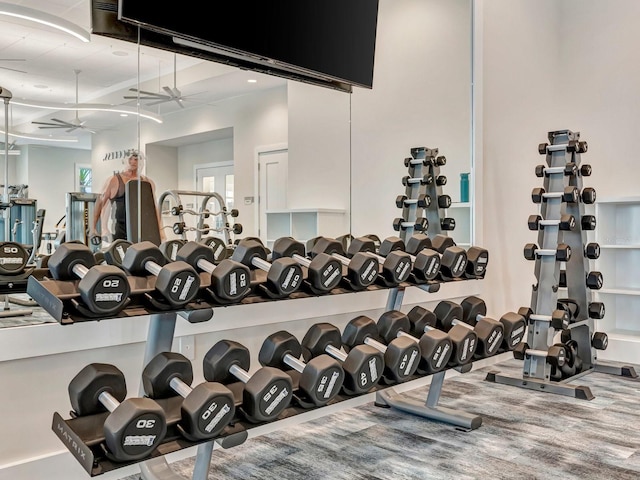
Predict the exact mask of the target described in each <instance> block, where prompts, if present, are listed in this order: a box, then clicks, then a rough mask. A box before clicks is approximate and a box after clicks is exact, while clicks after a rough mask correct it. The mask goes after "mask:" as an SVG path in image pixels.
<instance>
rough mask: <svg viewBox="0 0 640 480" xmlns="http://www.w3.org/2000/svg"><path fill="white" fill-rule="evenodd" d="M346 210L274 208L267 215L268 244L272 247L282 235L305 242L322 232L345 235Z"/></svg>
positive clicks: (330, 234)
mask: <svg viewBox="0 0 640 480" xmlns="http://www.w3.org/2000/svg"><path fill="white" fill-rule="evenodd" d="M345 213H346V212H345V211H344V210H339V209H329V208H309V209H293V210H272V211H269V212H267V213H266V215H267V235H266V237H267V238H266V245H267V247H269V248H271V246H272V245H273V242H274V241H275V240H276V239H278V238H280V237H293V238H295V239H296V240H299V241H301V242H303V243H305V242H306V241H307V240H309V239H310V238H313V237H317V236H318V235H320V232H322V234H323V235H325V236H328V237H337V236H340V235H344V234H345V233H346V232H347V230H348V227H347V225H346V220H345Z"/></svg>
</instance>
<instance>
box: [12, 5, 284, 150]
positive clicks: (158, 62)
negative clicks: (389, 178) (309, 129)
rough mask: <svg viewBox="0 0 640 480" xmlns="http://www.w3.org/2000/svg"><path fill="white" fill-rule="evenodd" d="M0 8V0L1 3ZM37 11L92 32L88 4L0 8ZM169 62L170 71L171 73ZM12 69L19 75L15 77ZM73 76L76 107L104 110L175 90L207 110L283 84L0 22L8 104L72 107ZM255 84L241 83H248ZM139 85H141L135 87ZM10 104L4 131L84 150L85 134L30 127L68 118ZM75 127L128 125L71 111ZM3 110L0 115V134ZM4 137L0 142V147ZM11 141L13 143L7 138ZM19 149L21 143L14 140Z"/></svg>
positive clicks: (163, 111)
mask: <svg viewBox="0 0 640 480" xmlns="http://www.w3.org/2000/svg"><path fill="white" fill-rule="evenodd" d="M0 1H1V0H0ZM2 3H11V4H17V5H21V6H23V7H27V8H31V9H35V10H40V11H43V12H46V13H49V14H52V15H56V16H58V17H61V18H64V19H66V20H68V21H71V22H73V23H75V24H76V25H78V26H79V27H81V28H83V29H85V30H87V31H89V32H90V31H91V11H90V9H91V7H90V0H20V1H10V0H9V1H2ZM174 62H175V65H176V67H175V69H174ZM16 70H19V71H16ZM74 70H80V73H79V74H78V101H79V102H80V103H106V104H113V105H128V106H130V107H134V108H135V107H136V105H137V100H125V99H124V98H123V97H124V96H125V95H135V92H131V91H130V90H129V89H130V88H139V89H141V90H146V91H151V92H158V93H165V91H164V90H163V89H162V87H163V86H168V87H174V86H177V88H178V89H179V90H180V91H181V93H182V95H183V96H184V97H185V98H186V100H185V102H184V103H183V105H184V107H185V108H189V107H193V106H196V105H201V104H204V103H206V104H211V103H214V102H216V101H220V100H221V99H224V98H229V97H234V96H238V95H243V94H247V93H251V92H254V91H255V90H257V89H267V88H273V87H276V86H280V85H283V84H284V83H285V80H284V79H281V78H279V77H274V76H267V75H262V74H258V73H255V72H248V71H242V70H239V69H236V68H232V67H229V66H226V65H222V64H218V63H214V62H209V61H202V60H200V59H196V58H193V57H187V56H184V55H175V56H174V54H173V53H171V52H167V51H164V50H160V49H153V48H149V47H144V46H140V47H139V46H138V45H136V44H134V43H129V42H123V41H120V40H116V39H111V38H107V37H104V36H100V35H94V34H92V35H91V42H89V43H83V42H82V41H80V40H78V39H76V38H75V37H72V36H70V35H68V34H65V33H62V32H59V31H57V30H55V29H53V28H50V27H46V26H42V25H38V24H35V23H32V22H29V21H27V20H20V19H14V18H11V17H7V16H2V15H0V86H1V87H3V88H6V89H8V90H9V91H11V92H12V94H13V98H14V99H16V100H17V99H27V100H31V101H40V102H48V103H71V104H74V103H75V99H76V74H75V73H74ZM250 78H253V79H257V80H258V82H257V83H248V81H247V80H248V79H250ZM139 82H140V83H139ZM147 103H150V101H144V100H142V101H141V102H140V107H141V108H143V109H145V110H148V111H150V112H153V113H155V114H159V115H161V116H163V115H169V114H171V113H172V112H175V111H177V110H181V108H180V107H179V106H178V104H177V103H176V102H173V101H171V102H167V103H162V104H160V105H156V106H147V105H146V104H147ZM9 105H10V112H9V127H10V128H9V131H19V132H26V133H32V134H36V135H53V136H54V137H56V138H64V137H69V136H71V137H75V138H78V139H79V140H80V141H79V143H78V144H61V145H65V146H69V147H74V146H76V147H82V148H90V138H91V133H90V132H88V131H86V130H81V129H76V130H74V131H73V132H70V133H67V132H66V130H65V129H53V130H51V129H39V128H38V125H33V124H32V123H31V122H32V121H34V120H35V121H44V122H50V121H51V119H52V118H58V119H61V120H65V121H73V120H74V118H75V117H76V112H75V111H67V112H62V111H60V112H56V111H53V110H42V109H34V108H27V107H21V106H18V105H12V104H11V102H10V103H9ZM78 117H79V119H80V121H84V122H85V125H86V126H87V127H89V128H91V129H94V130H96V131H98V132H99V131H100V130H102V129H108V128H110V127H112V126H113V125H116V124H118V125H121V124H122V122H123V121H131V122H135V121H136V119H135V117H134V116H129V118H127V119H123V118H121V117H120V115H119V114H118V113H111V112H109V113H98V112H83V111H81V112H78ZM4 124H5V114H4V106H3V105H2V106H1V108H0V130H4ZM3 139H4V135H2V138H0V142H2V140H3ZM10 141H12V139H10ZM16 143H17V144H18V145H20V144H25V143H41V142H33V141H30V142H27V141H25V140H19V139H18V140H16Z"/></svg>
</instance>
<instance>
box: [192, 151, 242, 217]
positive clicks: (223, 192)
mask: <svg viewBox="0 0 640 480" xmlns="http://www.w3.org/2000/svg"><path fill="white" fill-rule="evenodd" d="M195 169H196V191H198V192H216V193H217V194H218V195H220V196H221V197H222V198H224V199H225V203H226V206H227V209H228V210H231V209H232V208H233V204H234V199H233V179H234V177H233V162H220V163H217V164H211V163H208V164H204V165H196V167H195ZM196 201H202V198H196ZM220 207H221V205H218V202H217V201H215V200H214V199H212V200H210V202H209V204H208V205H207V209H208V210H212V211H218V210H220ZM192 208H194V209H195V210H198V209H199V208H200V205H199V204H198V205H193V207H192ZM215 218H216V222H217V224H216V225H212V227H214V228H222V227H223V225H222V217H221V216H217V217H215Z"/></svg>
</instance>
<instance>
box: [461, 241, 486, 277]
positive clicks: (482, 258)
mask: <svg viewBox="0 0 640 480" xmlns="http://www.w3.org/2000/svg"><path fill="white" fill-rule="evenodd" d="M488 264H489V250H487V249H486V248H482V247H478V246H476V245H472V246H471V247H469V248H468V249H467V266H466V267H465V271H464V276H465V278H484V275H485V273H487V265H488Z"/></svg>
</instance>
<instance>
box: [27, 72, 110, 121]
mask: <svg viewBox="0 0 640 480" xmlns="http://www.w3.org/2000/svg"><path fill="white" fill-rule="evenodd" d="M74 73H75V74H76V105H78V103H79V102H78V75H80V70H74ZM31 123H32V124H33V125H40V126H39V127H38V128H40V129H42V130H46V129H54V128H64V129H65V132H67V133H71V132H73V131H75V130H78V129H81V130H85V131H87V132H90V133H97V132H96V131H95V130H92V129H90V128H89V127H87V126H86V125H85V122H84V121H81V120H80V117H79V116H78V110H76V118H74V119H73V120H71V121H70V122H68V121H66V120H60V119H59V118H52V119H51V121H50V122H31Z"/></svg>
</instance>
